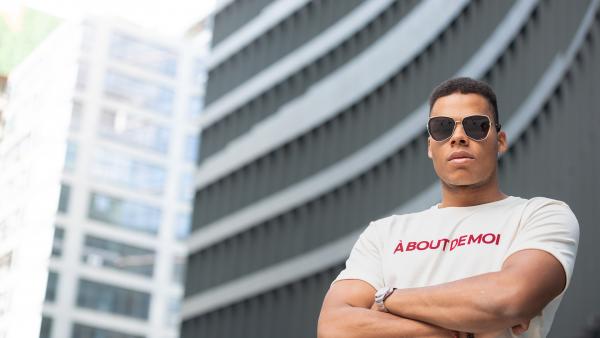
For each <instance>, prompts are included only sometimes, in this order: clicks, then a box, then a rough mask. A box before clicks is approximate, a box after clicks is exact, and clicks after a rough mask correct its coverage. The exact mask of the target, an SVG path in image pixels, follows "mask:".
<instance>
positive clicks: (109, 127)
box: [98, 109, 170, 154]
mask: <svg viewBox="0 0 600 338" xmlns="http://www.w3.org/2000/svg"><path fill="white" fill-rule="evenodd" d="M98 132H99V134H100V135H101V136H104V137H106V138H108V139H111V140H116V141H119V142H122V143H127V144H128V145H134V146H138V147H144V148H148V149H152V150H155V151H158V152H160V153H163V154H164V153H167V151H168V148H169V135H170V132H169V129H168V128H166V127H163V126H161V125H160V124H158V123H156V122H152V121H151V120H149V119H147V118H142V117H136V116H134V115H133V114H127V113H125V112H123V111H116V110H112V109H104V110H103V111H102V114H101V115H100V128H99V129H98Z"/></svg>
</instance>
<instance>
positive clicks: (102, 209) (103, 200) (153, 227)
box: [88, 193, 161, 234]
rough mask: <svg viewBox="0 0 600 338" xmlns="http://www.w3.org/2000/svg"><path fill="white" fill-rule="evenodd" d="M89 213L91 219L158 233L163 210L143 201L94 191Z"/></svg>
mask: <svg viewBox="0 0 600 338" xmlns="http://www.w3.org/2000/svg"><path fill="white" fill-rule="evenodd" d="M88 215H89V217H90V218H91V219H94V220H98V221H102V222H105V223H109V224H113V225H116V226H119V227H123V228H126V229H130V230H135V231H141V232H146V233H150V234H157V233H158V228H159V226H160V219H161V211H160V209H159V208H156V207H152V206H149V205H146V204H143V203H138V202H133V201H127V200H123V199H119V198H115V197H111V196H108V195H104V194H100V193H92V197H91V199H90V208H89V212H88Z"/></svg>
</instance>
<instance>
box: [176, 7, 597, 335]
mask: <svg viewBox="0 0 600 338" xmlns="http://www.w3.org/2000/svg"><path fill="white" fill-rule="evenodd" d="M221 2H222V3H221V4H220V5H219V8H218V10H217V12H216V14H215V16H214V38H213V53H212V56H211V58H210V62H209V79H208V82H207V86H206V109H205V111H204V113H203V114H204V115H203V116H202V117H201V125H202V145H201V153H200V155H199V163H198V169H197V175H196V194H195V206H194V215H193V233H192V235H191V237H190V239H189V241H188V245H189V252H190V254H189V257H188V260H187V265H188V269H187V271H188V273H187V280H186V284H185V301H184V305H183V319H182V327H181V332H182V337H183V338H192V337H227V338H233V337H245V338H250V337H257V338H267V337H303V338H304V337H316V322H317V317H318V313H319V309H320V306H321V302H322V299H323V296H324V294H325V292H326V291H327V289H328V287H329V284H330V283H331V281H332V280H333V278H334V277H335V276H336V275H337V274H338V273H339V271H340V270H341V269H342V268H343V266H344V262H345V260H346V258H347V256H348V255H349V253H350V249H351V247H352V245H353V244H354V241H355V240H356V238H357V236H358V234H359V233H360V232H361V231H362V230H363V229H364V227H365V226H366V225H367V224H368V223H369V221H371V220H374V219H378V218H381V217H385V216H388V215H390V214H393V213H404V212H410V211H416V210H421V209H424V208H427V207H429V206H431V205H432V204H434V203H436V202H438V201H439V193H440V187H439V183H438V181H437V177H436V176H435V173H434V171H433V169H432V165H431V163H430V160H429V159H428V158H427V153H426V148H427V141H426V140H427V135H426V130H425V121H426V119H427V114H428V107H427V98H428V95H429V94H430V91H431V90H432V88H433V87H434V86H435V85H436V84H438V83H440V82H441V81H443V80H445V79H448V78H451V77H454V76H458V75H465V76H470V77H474V78H479V79H482V80H484V81H486V82H488V83H490V84H491V85H492V86H493V87H494V89H495V91H496V93H497V95H498V99H499V109H500V121H501V123H502V125H503V128H504V129H505V130H506V132H507V133H508V138H509V141H510V150H509V151H508V152H507V153H506V154H505V155H504V156H503V157H501V158H500V160H499V161H500V177H501V181H502V187H503V190H504V191H505V192H506V193H508V194H511V195H517V196H522V197H533V196H547V197H552V198H557V199H561V200H564V201H566V202H567V203H568V204H569V205H570V206H571V208H572V209H573V210H574V212H575V214H576V215H577V217H578V219H579V223H580V227H581V241H580V247H579V254H578V260H577V265H576V267H575V273H574V277H573V280H572V282H571V286H570V289H569V291H568V292H567V295H566V297H565V299H564V300H563V303H562V305H561V307H560V309H559V312H558V314H557V316H556V319H555V322H554V326H553V329H552V332H551V336H552V337H574V336H576V335H577V333H578V332H580V331H582V330H583V329H584V326H585V325H586V323H587V321H588V318H590V316H592V315H593V314H594V313H597V312H600V307H599V306H598V304H600V294H599V292H598V285H600V272H599V269H598V264H597V258H596V256H597V255H598V252H599V250H598V245H597V244H596V243H595V241H596V240H597V239H598V238H600V236H599V235H600V228H599V227H598V226H597V220H598V219H599V218H600V208H599V206H600V205H599V202H598V198H597V197H596V193H597V191H599V190H600V179H599V178H598V176H597V173H598V172H599V171H600V158H599V156H598V146H600V136H599V135H600V134H599V133H597V130H596V129H597V128H598V127H600V111H599V108H598V104H597V103H596V100H597V97H596V95H598V93H599V91H598V86H597V84H598V83H600V66H599V65H600V54H599V53H600V7H599V6H600V1H598V0H575V1H562V0H539V1H536V0H514V1H485V0H455V1H446V0H423V1H416V0H395V1H394V0H369V1H360V0H343V1H342V0H252V1H251V0H233V1H226V0H225V1H221Z"/></svg>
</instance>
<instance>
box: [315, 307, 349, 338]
mask: <svg viewBox="0 0 600 338" xmlns="http://www.w3.org/2000/svg"><path fill="white" fill-rule="evenodd" d="M343 323H344V321H343V320H340V318H337V316H336V315H335V314H334V313H327V314H324V313H321V314H320V316H319V320H318V322H317V338H347V337H348V331H347V330H346V329H345V328H344V327H343Z"/></svg>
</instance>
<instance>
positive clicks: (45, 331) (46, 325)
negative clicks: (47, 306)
mask: <svg viewBox="0 0 600 338" xmlns="http://www.w3.org/2000/svg"><path fill="white" fill-rule="evenodd" d="M51 333H52V318H50V317H46V316H43V317H42V326H41V327H40V338H50V337H51Z"/></svg>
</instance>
